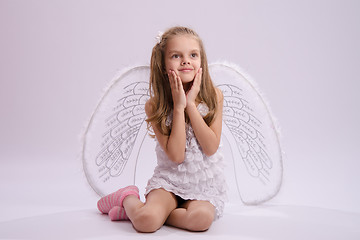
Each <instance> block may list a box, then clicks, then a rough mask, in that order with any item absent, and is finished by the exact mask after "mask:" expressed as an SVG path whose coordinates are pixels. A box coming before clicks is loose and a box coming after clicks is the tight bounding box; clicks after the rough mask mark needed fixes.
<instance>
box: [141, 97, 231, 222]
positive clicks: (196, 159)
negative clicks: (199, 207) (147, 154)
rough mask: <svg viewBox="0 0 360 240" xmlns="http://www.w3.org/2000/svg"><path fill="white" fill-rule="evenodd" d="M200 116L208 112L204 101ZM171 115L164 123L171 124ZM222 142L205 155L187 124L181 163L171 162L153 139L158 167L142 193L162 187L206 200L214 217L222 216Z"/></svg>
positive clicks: (223, 190) (199, 108)
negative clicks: (212, 206) (214, 210)
mask: <svg viewBox="0 0 360 240" xmlns="http://www.w3.org/2000/svg"><path fill="white" fill-rule="evenodd" d="M197 108H198V111H199V112H200V114H201V115H202V116H205V115H206V114H207V112H208V107H207V106H206V104H204V103H200V104H199V105H198V107H197ZM171 122H172V114H170V115H169V117H168V118H167V121H166V125H168V126H170V125H171ZM221 148H222V144H221V143H220V146H219V148H218V150H217V151H216V153H215V154H213V155H211V156H209V157H208V156H206V155H205V154H204V153H203V152H202V149H201V146H200V144H199V142H198V141H197V139H196V137H195V135H194V131H193V129H192V127H191V124H190V123H189V124H187V125H186V148H185V159H184V162H183V163H181V164H177V163H174V162H172V161H171V160H170V159H169V158H168V156H167V155H166V153H165V152H164V150H163V149H162V148H161V146H160V144H159V142H158V141H157V140H156V148H155V151H156V154H157V166H156V168H155V170H154V174H153V176H152V177H151V178H150V180H149V181H148V184H147V186H146V192H145V195H147V194H148V193H149V192H150V191H151V190H154V189H159V188H163V189H165V190H167V191H169V192H172V193H174V194H175V195H176V196H179V197H181V198H182V199H184V200H205V201H209V202H210V203H211V204H212V205H214V206H215V208H216V216H215V219H218V218H219V217H221V216H222V214H223V210H224V203H225V201H226V199H227V197H226V188H227V186H226V182H225V176H224V159H223V155H222V153H221Z"/></svg>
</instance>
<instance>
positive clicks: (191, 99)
mask: <svg viewBox="0 0 360 240" xmlns="http://www.w3.org/2000/svg"><path fill="white" fill-rule="evenodd" d="M201 76H202V68H199V70H198V72H197V73H196V75H195V77H194V82H193V84H192V86H191V88H190V90H189V91H188V92H187V93H186V106H189V105H191V104H195V99H196V97H197V95H198V94H199V92H200V85H201Z"/></svg>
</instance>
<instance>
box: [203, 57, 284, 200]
mask: <svg viewBox="0 0 360 240" xmlns="http://www.w3.org/2000/svg"><path fill="white" fill-rule="evenodd" d="M209 70H210V74H211V77H212V79H213V81H214V83H215V85H217V87H218V88H220V89H221V90H222V92H223V95H224V109H223V137H225V138H226V140H227V141H228V142H229V144H230V145H231V151H232V155H233V158H232V160H233V164H234V168H235V175H236V182H237V188H238V192H239V194H240V197H241V199H242V201H243V202H244V203H245V204H259V203H261V202H264V201H267V200H269V199H270V198H272V197H273V196H275V195H276V194H277V192H278V191H279V189H280V186H281V181H282V150H281V147H280V142H279V136H278V131H277V128H276V125H275V124H274V120H273V117H272V115H271V112H270V110H269V107H268V106H267V104H266V102H265V101H264V99H263V97H262V96H261V94H260V92H259V90H258V88H257V87H256V84H255V82H253V81H251V80H250V78H249V77H247V76H245V75H244V74H243V73H242V72H243V71H241V70H240V69H239V68H238V67H237V66H234V65H231V64H224V63H216V64H211V65H210V66H209Z"/></svg>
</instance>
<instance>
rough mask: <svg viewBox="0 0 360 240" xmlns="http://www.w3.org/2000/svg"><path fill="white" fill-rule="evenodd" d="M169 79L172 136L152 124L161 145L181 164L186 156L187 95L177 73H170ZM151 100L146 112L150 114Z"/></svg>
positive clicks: (172, 159)
mask: <svg viewBox="0 0 360 240" xmlns="http://www.w3.org/2000/svg"><path fill="white" fill-rule="evenodd" d="M169 80H170V86H171V91H172V95H173V101H174V109H173V120H172V127H171V133H170V136H166V135H163V134H161V132H160V130H159V129H158V127H157V126H156V124H154V123H151V126H152V128H153V130H154V133H155V136H156V138H157V140H158V142H159V144H160V146H161V147H162V149H163V150H164V151H165V153H166V155H167V156H168V157H169V159H170V160H171V161H173V162H175V163H178V164H180V163H182V162H183V161H184V158H185V145H186V132H185V114H184V108H185V105H186V97H185V92H184V89H183V87H182V83H181V79H180V78H179V77H177V76H175V73H171V74H169ZM150 101H151V100H149V101H148V102H146V104H145V112H146V114H147V115H148V116H149V115H150V113H151V112H152V109H151V104H150Z"/></svg>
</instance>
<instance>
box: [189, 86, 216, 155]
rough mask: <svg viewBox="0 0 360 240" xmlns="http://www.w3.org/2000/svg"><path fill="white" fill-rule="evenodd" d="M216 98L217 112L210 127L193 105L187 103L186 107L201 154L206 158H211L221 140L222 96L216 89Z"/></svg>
mask: <svg viewBox="0 0 360 240" xmlns="http://www.w3.org/2000/svg"><path fill="white" fill-rule="evenodd" d="M216 96H217V101H218V110H217V112H216V114H215V119H214V120H213V122H212V123H211V125H210V126H208V125H207V124H206V123H205V121H204V119H203V118H202V116H201V115H200V113H199V111H198V110H197V108H196V105H195V103H189V104H188V105H187V107H186V111H187V113H188V115H189V118H190V121H191V126H192V128H193V130H194V133H195V136H196V138H197V140H198V142H199V144H200V146H201V148H202V150H203V152H204V153H205V155H207V156H211V155H213V154H214V153H215V152H216V151H217V149H218V148H219V144H220V138H221V129H222V111H223V95H222V93H221V91H220V90H219V89H216Z"/></svg>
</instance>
